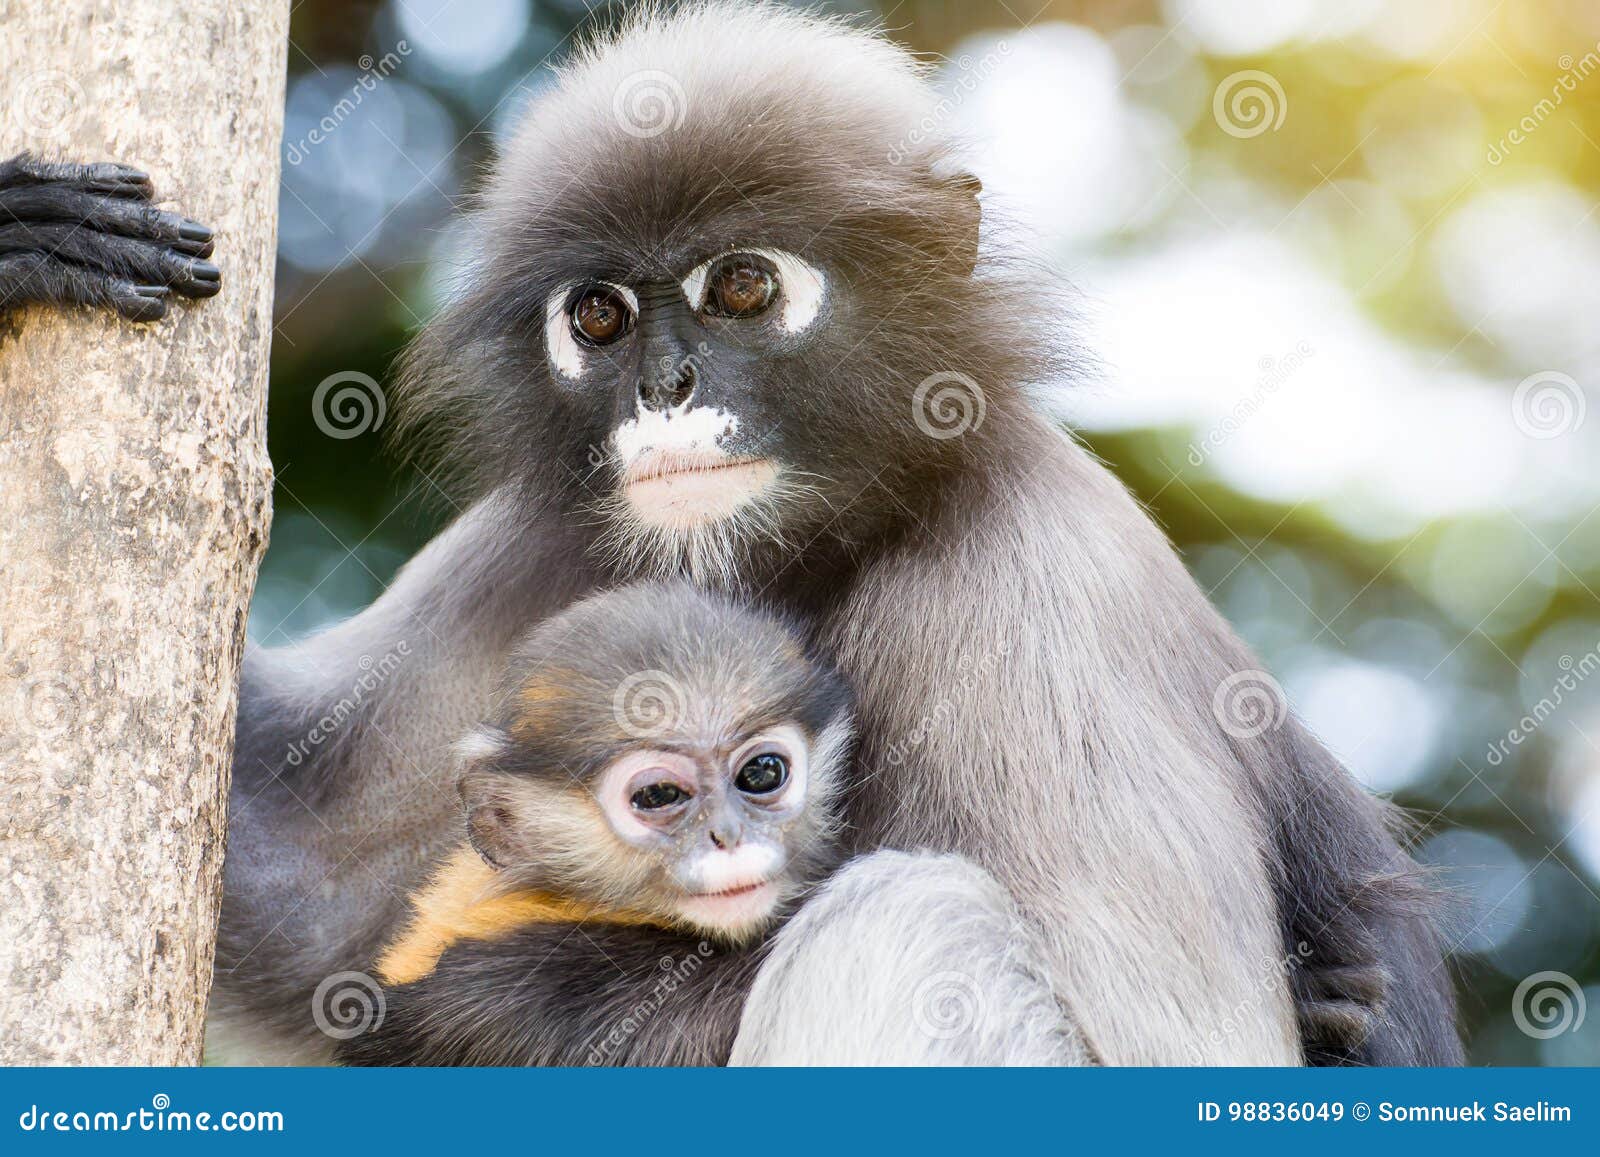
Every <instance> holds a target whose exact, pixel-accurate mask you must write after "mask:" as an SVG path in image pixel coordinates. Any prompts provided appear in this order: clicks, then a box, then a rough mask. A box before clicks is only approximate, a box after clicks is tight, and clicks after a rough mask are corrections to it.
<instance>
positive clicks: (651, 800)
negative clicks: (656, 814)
mask: <svg viewBox="0 0 1600 1157" xmlns="http://www.w3.org/2000/svg"><path fill="white" fill-rule="evenodd" d="M688 798H689V793H688V792H686V791H684V790H683V788H681V787H679V786H678V785H677V784H675V783H672V782H670V781H666V780H664V781H662V782H661V783H652V784H647V785H646V786H644V787H641V788H640V789H639V790H638V791H636V792H634V793H633V798H632V800H631V801H630V802H631V803H632V804H633V806H634V807H635V808H637V809H638V810H639V811H642V812H651V811H657V810H659V809H661V808H664V807H672V806H673V805H674V804H680V803H682V802H683V801H684V800H686V799H688Z"/></svg>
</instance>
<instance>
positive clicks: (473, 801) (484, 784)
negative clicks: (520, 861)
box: [459, 767, 521, 869]
mask: <svg viewBox="0 0 1600 1157" xmlns="http://www.w3.org/2000/svg"><path fill="white" fill-rule="evenodd" d="M510 786H511V784H510V779H509V777H508V776H506V775H505V774H504V773H502V772H498V771H493V770H490V769H488V768H481V767H480V768H473V769H471V770H469V771H467V772H466V773H465V774H464V775H463V776H462V777H461V782H460V784H459V790H460V792H461V803H462V806H463V807H464V808H465V809H466V813H467V839H468V840H469V841H471V843H472V847H473V850H474V851H476V852H477V853H478V855H480V856H482V857H483V861H484V863H486V864H488V865H489V866H490V867H491V868H496V869H499V868H504V867H505V866H506V865H507V864H510V863H514V862H515V861H516V859H517V851H518V848H519V847H520V845H521V840H520V838H519V833H518V831H517V813H516V808H515V806H514V805H513V802H512V799H511V793H510V792H509V791H508V790H507V789H508V788H509V787H510Z"/></svg>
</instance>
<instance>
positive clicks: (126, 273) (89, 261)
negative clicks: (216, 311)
mask: <svg viewBox="0 0 1600 1157" xmlns="http://www.w3.org/2000/svg"><path fill="white" fill-rule="evenodd" d="M27 251H34V252H41V253H45V254H47V255H50V256H53V257H56V258H59V259H61V260H63V261H67V262H70V263H71V264H73V265H77V266H82V267H85V268H89V269H99V270H102V271H104V272H106V273H108V274H111V275H113V276H116V277H121V278H123V279H126V280H131V281H133V282H135V283H137V284H149V285H166V286H170V287H171V288H173V289H175V290H177V291H178V292H179V293H181V294H183V295H184V296H185V297H212V296H214V295H215V294H216V293H217V292H218V291H219V290H220V289H221V288H222V270H221V269H219V268H218V267H217V266H216V265H214V264H212V263H211V262H209V261H205V260H203V259H200V258H197V257H191V256H189V255H188V254H187V253H182V252H178V251H177V250H176V248H175V247H169V246H166V245H161V244H156V243H153V242H149V241H140V240H136V239H134V238H131V237H118V236H115V235H113V234H108V233H96V232H94V231H93V230H90V229H84V228H82V227H80V226H77V225H62V224H53V225H20V224H18V225H4V226H0V253H17V252H27Z"/></svg>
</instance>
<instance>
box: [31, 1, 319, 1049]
mask: <svg viewBox="0 0 1600 1157" xmlns="http://www.w3.org/2000/svg"><path fill="white" fill-rule="evenodd" d="M288 26H289V0H227V2H225V3H219V2H217V0H0V146H3V147H0V155H10V154H11V153H15V152H20V151H22V150H23V149H31V150H33V151H35V152H38V153H41V154H44V155H46V156H52V157H58V158H62V159H73V160H118V161H122V162H124V163H127V164H132V165H135V166H136V167H138V168H142V169H144V170H145V171H146V172H148V173H149V174H150V175H151V177H152V179H153V180H154V182H155V186H156V192H157V195H158V196H159V197H161V198H162V199H163V201H170V202H175V203H176V205H179V206H181V207H182V211H183V212H184V214H185V215H187V216H190V217H194V218H196V219H198V220H201V221H204V222H205V223H206V224H208V225H210V226H212V227H213V228H214V229H215V230H216V233H217V253H216V256H215V257H214V258H213V260H215V261H216V262H217V263H218V264H219V265H220V266H221V267H222V270H223V292H222V295H221V296H220V297H217V298H214V299H212V300H210V301H206V302H203V303H199V304H175V305H174V306H173V307H172V309H171V311H170V312H169V313H168V316H167V319H166V320H165V321H162V322H160V323H158V324H156V325H148V326H137V325H133V324H130V323H127V322H123V321H120V320H118V319H116V318H114V317H113V316H112V315H110V314H109V313H95V314H90V313H87V312H83V311H77V312H74V313H73V314H71V315H67V314H64V313H59V312H46V311H41V310H28V311H26V312H23V313H20V314H16V315H13V317H14V319H15V320H14V321H9V322H6V323H0V326H4V327H5V328H4V329H0V1063H5V1064H113V1065H126V1064H150V1065H166V1064H193V1063H196V1062H197V1061H198V1060H199V1059H200V1049H201V1039H202V1026H203V1023H204V1018H205V1006H206V996H207V993H208V991H209V988H210V983H211V962H212V953H213V950H214V947H215V938H216V919H217V907H218V903H219V900H220V897H221V883H222V850H223V838H224V835H225V833H226V831H227V822H226V814H225V808H226V803H227V794H228V777H229V770H230V760H231V752H232V747H233V725H234V706H235V696H236V692H237V682H238V671H239V660H240V657H241V653H242V651H243V648H244V623H245V611H246V608H247V607H248V605H249V601H250V593H251V590H252V588H253V587H254V585H255V575H256V566H257V563H258V562H259V561H260V556H261V552H262V550H263V549H264V547H265V543H266V533H267V523H268V518H269V508H270V486H271V466H270V464H269V463H268V461H267V455H266V386H267V353H268V346H269V342H270V338H271V325H272V276H273V260H274V257H273V254H274V247H275V244H276V229H277V220H276V217H277V201H278V150H279V139H280V137H281V135H282V125H283V86H284V68H285V59H286V53H287V45H288Z"/></svg>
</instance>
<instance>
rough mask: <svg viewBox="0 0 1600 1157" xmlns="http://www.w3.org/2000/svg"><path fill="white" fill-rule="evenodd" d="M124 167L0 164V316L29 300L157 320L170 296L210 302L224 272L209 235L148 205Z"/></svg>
mask: <svg viewBox="0 0 1600 1157" xmlns="http://www.w3.org/2000/svg"><path fill="white" fill-rule="evenodd" d="M152 196H153V190H152V188H151V186H150V178H149V177H147V176H145V175H144V174H143V173H141V172H139V171H138V170H137V169H131V168H129V167H128V166H126V165H118V164H110V163H101V164H92V165H71V164H51V163H48V162H44V161H39V160H35V159H34V158H32V157H30V156H29V155H28V154H26V153H24V154H22V155H21V156H19V157H14V158H13V159H11V160H9V161H5V162H0V313H4V312H5V311H6V310H8V309H11V308H13V307H15V306H19V305H23V304H26V303H28V302H43V303H49V304H54V305H93V306H104V307H108V308H111V309H114V310H116V311H117V312H118V313H120V314H121V315H122V316H123V317H126V318H128V319H130V320H132V321H156V320H158V319H159V318H161V317H164V316H165V315H166V312H167V297H168V294H169V292H171V291H174V290H175V291H177V292H178V293H180V294H183V295H184V296H185V297H210V296H212V295H213V294H215V293H216V292H217V291H218V290H219V289H221V288H222V272H221V270H219V269H218V268H217V267H216V266H215V265H213V264H212V263H211V262H210V261H207V260H205V259H206V258H207V257H209V256H210V255H211V251H212V241H211V230H209V229H207V228H206V227H205V226H204V225H201V224H199V223H198V222H196V221H190V220H187V219H186V218H184V217H180V216H179V215H178V214H176V213H168V212H165V211H163V210H160V209H157V208H155V207H154V206H153V205H151V204H150V199H151V197H152Z"/></svg>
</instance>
